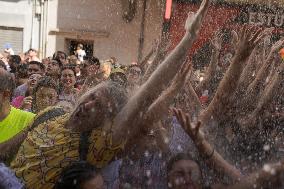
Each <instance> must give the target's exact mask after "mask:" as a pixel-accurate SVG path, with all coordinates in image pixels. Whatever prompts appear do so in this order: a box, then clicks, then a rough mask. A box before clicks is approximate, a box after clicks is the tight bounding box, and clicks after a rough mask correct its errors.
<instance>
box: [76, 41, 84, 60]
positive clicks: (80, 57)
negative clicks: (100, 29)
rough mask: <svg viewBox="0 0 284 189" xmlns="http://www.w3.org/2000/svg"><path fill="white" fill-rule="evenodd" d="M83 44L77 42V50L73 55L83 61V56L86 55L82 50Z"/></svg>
mask: <svg viewBox="0 0 284 189" xmlns="http://www.w3.org/2000/svg"><path fill="white" fill-rule="evenodd" d="M83 47H84V46H83V45H82V44H78V46H77V50H76V51H75V55H76V56H77V57H78V59H79V60H80V61H81V62H83V60H84V57H85V56H86V52H85V51H84V50H83Z"/></svg>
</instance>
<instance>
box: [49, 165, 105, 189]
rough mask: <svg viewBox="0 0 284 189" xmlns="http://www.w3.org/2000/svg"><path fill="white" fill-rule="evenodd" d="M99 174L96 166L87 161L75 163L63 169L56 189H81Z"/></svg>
mask: <svg viewBox="0 0 284 189" xmlns="http://www.w3.org/2000/svg"><path fill="white" fill-rule="evenodd" d="M99 174H100V173H99V172H98V170H97V169H96V167H95V166H93V165H91V164H89V163H87V162H85V161H79V162H75V163H73V164H71V165H70V166H68V167H66V168H65V169H63V171H62V172H61V175H60V176H59V179H58V180H57V182H56V184H55V186H54V189H67V188H68V189H81V188H82V185H83V184H84V183H85V182H87V181H89V180H91V179H93V178H95V177H96V176H98V175H99Z"/></svg>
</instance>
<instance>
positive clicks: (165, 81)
mask: <svg viewBox="0 0 284 189" xmlns="http://www.w3.org/2000/svg"><path fill="white" fill-rule="evenodd" d="M208 7H209V0H203V2H202V4H201V7H200V9H199V10H198V12H197V13H196V14H195V15H193V16H190V17H189V18H188V19H187V21H186V25H185V29H186V34H185V35H184V37H183V39H182V40H181V42H180V43H179V44H178V45H177V47H176V48H175V49H174V50H173V51H172V52H171V54H170V55H169V56H168V57H167V58H166V59H165V60H164V61H163V63H162V64H161V65H160V66H159V67H158V68H157V69H156V70H155V72H154V73H153V74H152V75H151V77H150V78H149V79H148V80H147V82H146V83H145V84H143V85H142V86H141V87H140V89H139V90H138V91H137V92H136V94H135V95H134V96H132V97H131V98H130V99H129V101H128V103H127V104H126V105H125V106H124V108H123V109H122V111H121V112H120V113H119V114H118V115H117V116H116V118H115V120H114V127H113V140H114V142H120V141H121V139H123V138H125V133H128V135H129V136H130V137H131V136H134V135H135V134H136V133H137V132H138V131H139V128H138V127H135V125H136V123H138V122H140V121H142V119H143V118H142V117H143V114H144V113H145V112H146V111H147V109H148V108H149V106H150V105H151V104H152V103H153V102H154V101H155V100H156V99H157V98H158V97H159V95H160V94H161V93H162V91H163V90H164V89H165V87H167V86H168V85H169V84H170V82H171V81H172V79H173V78H174V76H175V75H176V73H177V71H178V70H179V69H180V67H181V65H182V63H183V60H184V58H185V56H186V54H187V52H188V50H189V48H190V47H191V46H192V44H193V42H194V40H195V39H196V38H197V34H198V31H199V29H200V27H201V22H202V20H203V18H204V16H205V14H206V12H207V9H208Z"/></svg>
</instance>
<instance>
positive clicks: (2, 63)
mask: <svg viewBox="0 0 284 189" xmlns="http://www.w3.org/2000/svg"><path fill="white" fill-rule="evenodd" d="M0 68H3V69H4V70H7V67H6V64H5V63H4V62H3V61H2V60H0Z"/></svg>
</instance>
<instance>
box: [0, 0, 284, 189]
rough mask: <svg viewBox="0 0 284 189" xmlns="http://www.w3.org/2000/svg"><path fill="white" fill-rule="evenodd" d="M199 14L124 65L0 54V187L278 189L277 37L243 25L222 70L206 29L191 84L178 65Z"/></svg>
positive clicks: (216, 40)
mask: <svg viewBox="0 0 284 189" xmlns="http://www.w3.org/2000/svg"><path fill="white" fill-rule="evenodd" d="M209 6H210V2H209V0H203V2H202V3H201V5H200V8H199V10H198V11H197V12H196V13H191V14H189V15H188V18H187V20H186V23H185V34H184V36H183V38H182V39H181V41H180V42H179V44H178V45H177V46H176V47H175V48H174V49H173V50H169V49H168V47H169V45H168V40H167V37H166V35H164V34H162V36H161V39H160V40H158V42H157V44H155V45H154V47H153V49H152V50H150V51H149V54H148V55H147V56H145V58H144V59H143V61H141V62H138V63H135V64H134V63H133V64H131V65H127V66H126V65H123V64H121V65H120V64H119V63H118V61H117V60H116V58H114V57H112V58H110V59H109V60H105V61H102V60H99V59H98V58H96V57H93V56H91V57H89V56H86V54H85V53H84V52H83V53H82V48H83V46H82V45H81V44H80V45H78V49H77V51H76V52H77V53H75V54H76V55H77V56H76V55H72V56H67V55H66V54H65V53H64V52H62V51H57V52H55V53H54V54H53V56H52V57H48V58H44V59H42V60H39V58H38V57H37V51H36V50H34V49H30V50H29V51H28V52H26V53H25V54H22V55H21V54H20V55H13V54H9V52H4V53H1V54H0V57H1V60H0V162H1V163H0V188H1V189H2V188H4V189H8V188H9V189H10V188H11V189H20V188H27V189H37V188H39V189H53V188H54V189H106V188H107V189H118V188H122V189H138V188H141V189H167V188H172V189H199V188H200V189H201V188H230V189H231V188H245V189H246V188H247V189H251V188H263V189H264V188H284V132H283V126H284V124H283V123H284V119H283V118H284V114H283V110H284V106H283V104H284V103H283V102H284V99H283V92H284V86H283V84H284V80H283V77H284V74H283V71H284V70H283V69H284V63H283V61H284V52H283V51H284V49H282V48H283V47H284V39H280V40H278V41H274V42H272V43H271V44H266V43H265V40H264V39H265V38H267V37H270V36H271V35H272V34H271V33H272V29H261V28H259V27H256V26H253V25H245V26H243V27H242V28H240V29H236V30H233V31H232V32H231V35H230V36H231V40H230V41H231V47H230V48H231V52H233V53H232V54H233V56H232V58H230V59H229V61H228V63H227V64H222V62H220V61H219V60H220V58H219V57H220V56H221V55H222V52H221V51H222V49H223V48H222V45H223V43H222V33H221V32H218V33H216V34H215V35H214V36H212V39H211V42H210V48H211V49H210V50H211V52H210V54H209V55H208V56H211V59H210V58H209V59H210V62H208V63H207V64H206V65H207V66H206V68H204V69H203V71H202V72H203V75H204V76H203V79H199V78H197V74H196V72H197V71H196V69H195V67H194V66H192V63H191V58H188V57H187V56H188V52H189V50H190V49H191V47H192V45H193V43H194V42H195V40H196V39H197V38H198V36H199V30H200V28H201V26H202V21H203V20H204V18H206V13H207V10H208V7H209ZM180 32H183V31H180ZM151 57H152V61H151V63H149V62H150V61H149V60H150V59H151ZM221 59H222V58H221ZM196 78H197V79H196Z"/></svg>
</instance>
